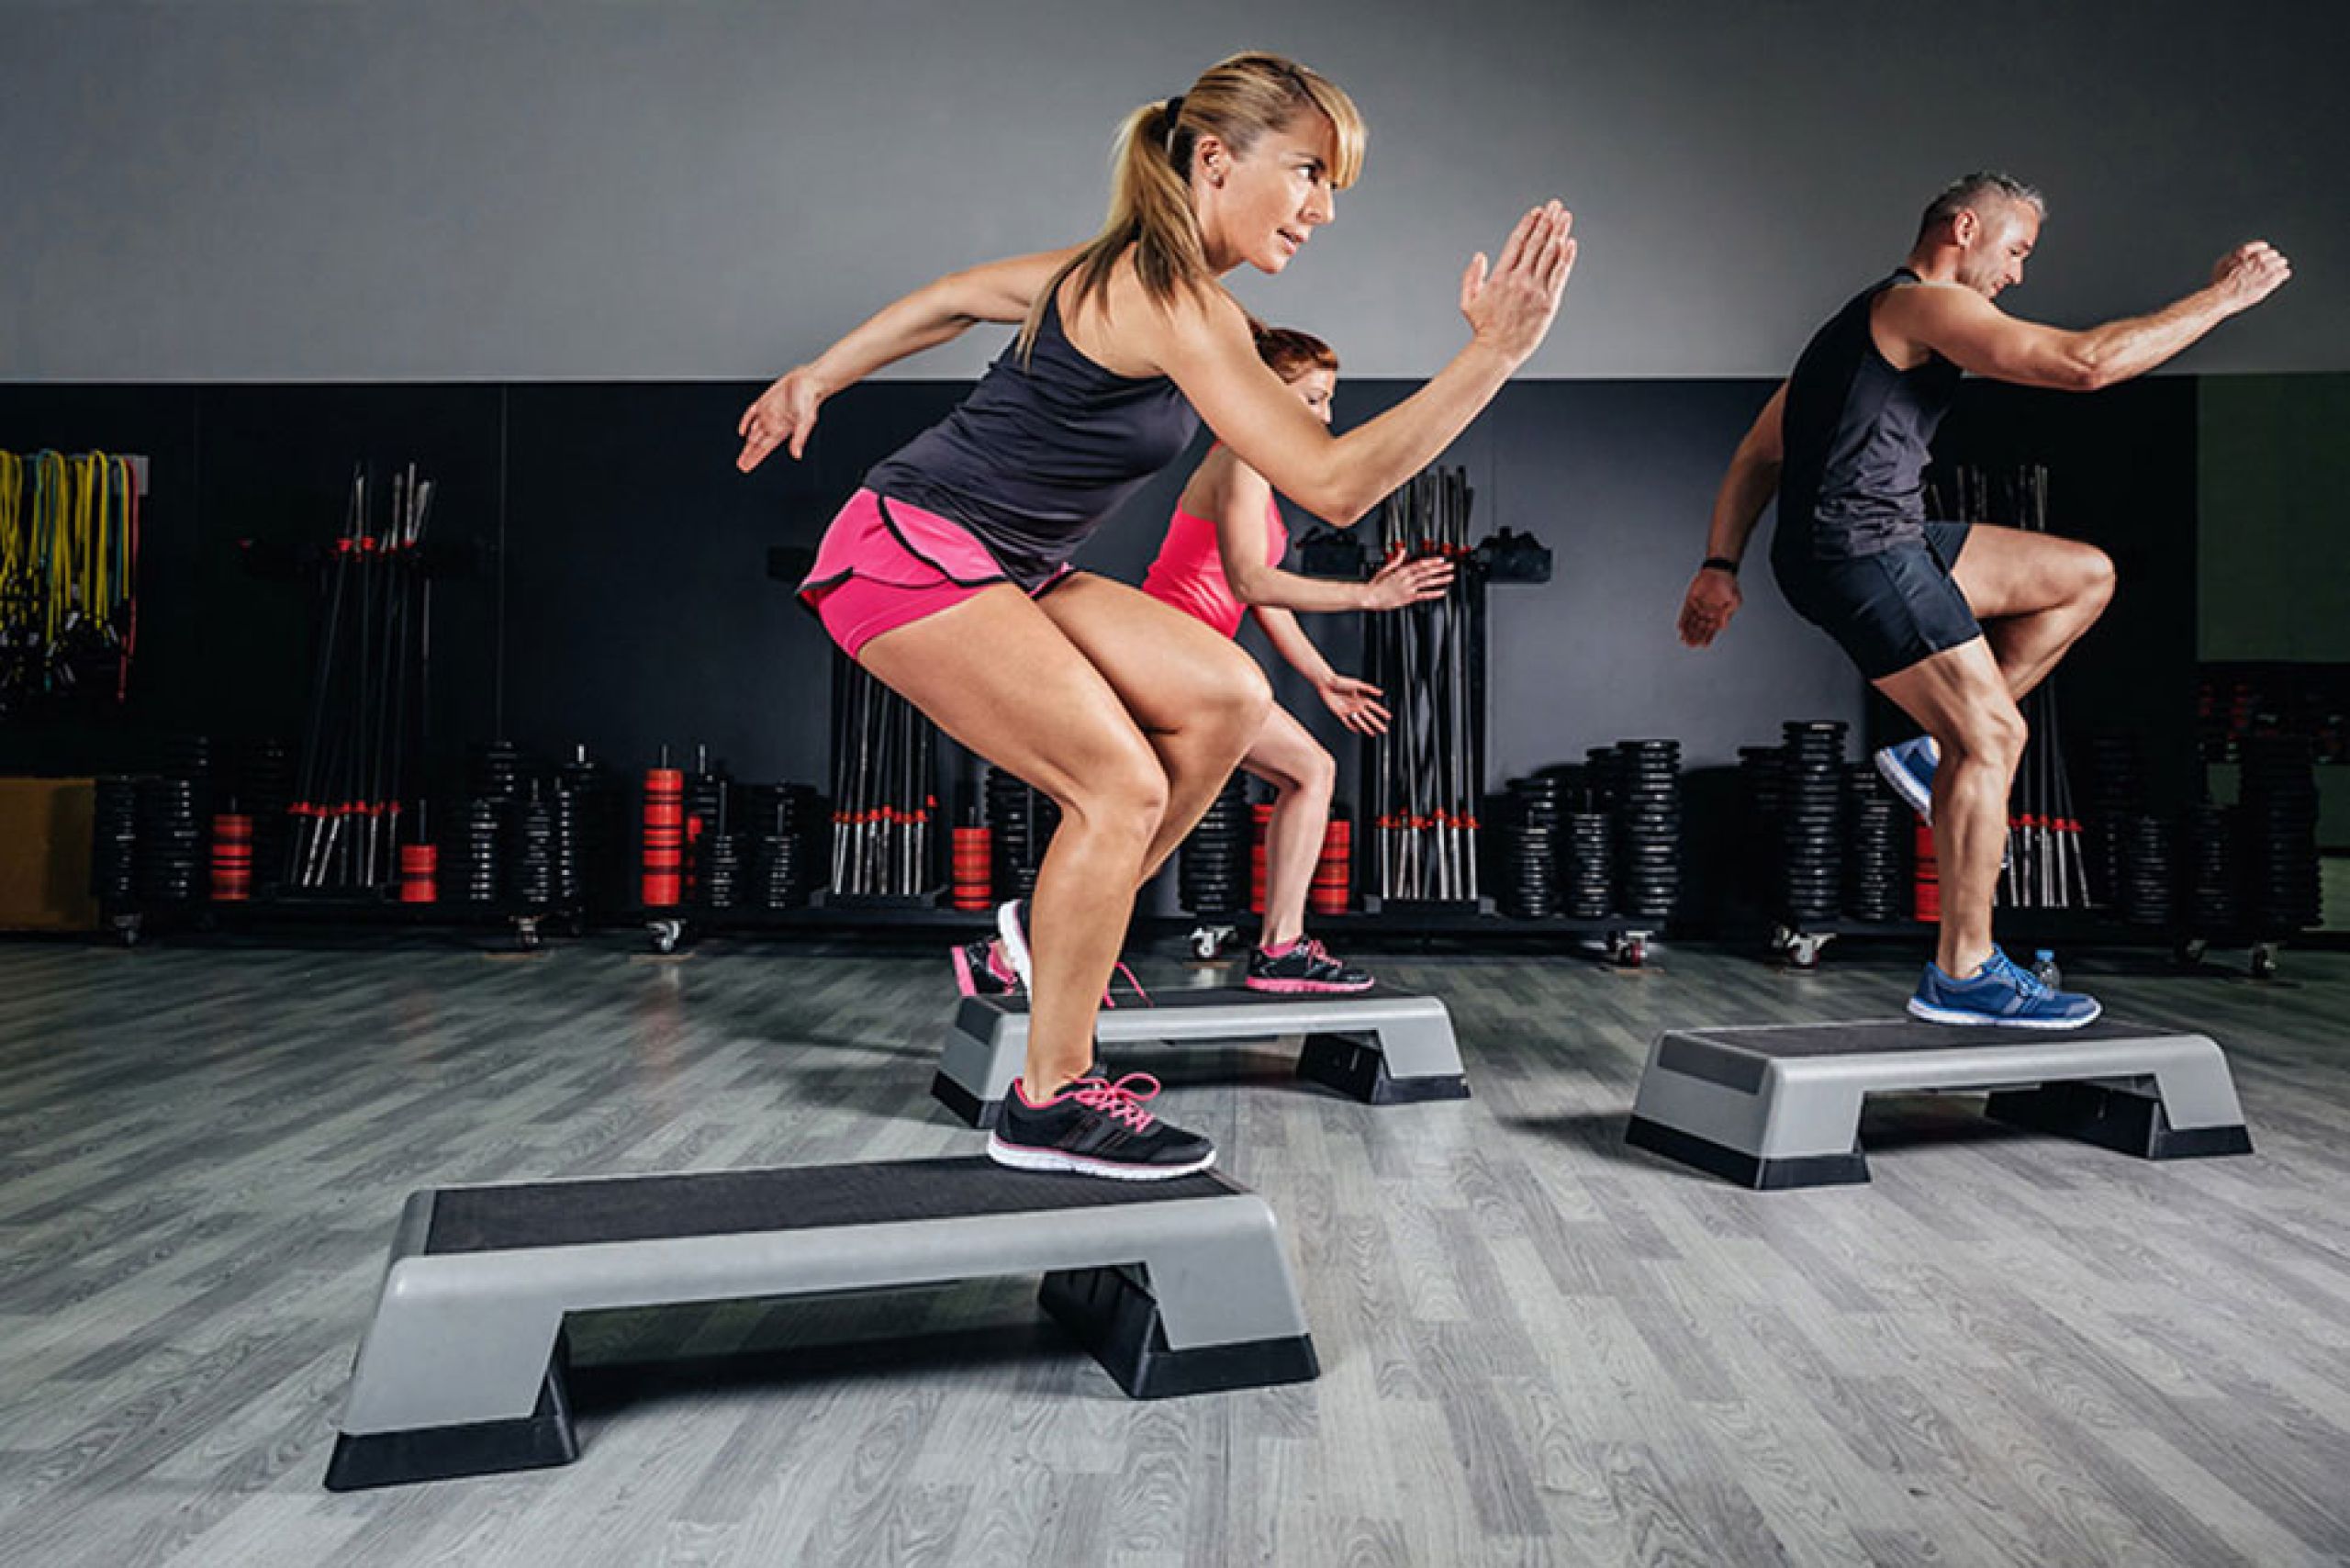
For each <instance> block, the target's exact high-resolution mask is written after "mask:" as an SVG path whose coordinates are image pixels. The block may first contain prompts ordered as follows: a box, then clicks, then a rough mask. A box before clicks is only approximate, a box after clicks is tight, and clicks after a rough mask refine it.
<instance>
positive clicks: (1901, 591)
mask: <svg viewBox="0 0 2350 1568" xmlns="http://www.w3.org/2000/svg"><path fill="white" fill-rule="evenodd" d="M1782 526H1784V525H1782ZM1973 526H1974V525H1973V524H1971V523H1964V522H1930V523H1928V524H1926V534H1925V538H1924V539H1922V540H1909V541H1908V542H1906V543H1900V544H1896V545H1893V546H1892V547H1891V548H1889V549H1885V550H1880V551H1877V552H1876V553H1875V554H1869V555H1853V556H1849V557H1845V558H1842V559H1837V560H1819V559H1816V558H1813V557H1810V556H1807V555H1805V554H1803V553H1802V547H1801V546H1800V545H1797V546H1796V548H1794V549H1789V550H1779V549H1775V548H1774V550H1773V551H1772V552H1771V570H1772V573H1773V575H1774V576H1775V577H1777V578H1778V579H1779V588H1780V591H1781V592H1783V593H1785V595H1786V596H1787V602H1788V603H1789V604H1791V605H1793V606H1794V607H1795V611H1796V614H1797V615H1800V616H1802V617H1803V618H1804V619H1805V620H1806V621H1808V622H1811V623H1812V624H1813V625H1815V626H1817V627H1818V628H1820V629H1821V630H1822V631H1824V632H1826V633H1828V634H1829V635H1830V636H1831V637H1833V638H1835V639H1836V641H1837V643H1838V644H1839V645H1841V647H1842V648H1843V650H1844V651H1845V652H1846V653H1847V654H1850V655H1852V662H1853V663H1854V664H1856V665H1858V666H1861V673H1862V674H1863V675H1864V676H1866V677H1868V678H1870V679H1871V680H1882V679H1883V678H1886V676H1888V675H1894V674H1897V673H1898V672H1899V671H1902V670H1905V669H1908V667H1909V666H1911V665H1914V664H1916V663H1917V662H1918V661H1919V660H1920V659H1922V658H1925V657H1927V656H1929V655H1933V654H1939V653H1941V652H1942V651H1943V650H1944V649H1945V648H1955V647H1957V646H1958V645H1959V644H1962V643H1966V642H1971V641H1973V640H1974V639H1975V638H1976V637H1979V636H1981V635H1982V634H1983V628H1982V627H1980V626H1978V625H1976V624H1975V612H1974V611H1973V610H1970V609H1968V608H1967V605H1966V596H1965V595H1964V594H1963V593H1961V592H1960V591H1959V589H1958V584H1957V583H1956V582H1955V581H1954V580H1953V578H1952V577H1951V571H1952V569H1953V567H1955V566H1957V565H1958V553H1959V552H1960V551H1961V550H1964V548H1966V535H1967V531H1968V530H1969V529H1970V528H1972V527H1973Z"/></svg>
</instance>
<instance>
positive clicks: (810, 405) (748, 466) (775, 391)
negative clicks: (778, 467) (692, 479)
mask: <svg viewBox="0 0 2350 1568" xmlns="http://www.w3.org/2000/svg"><path fill="white" fill-rule="evenodd" d="M824 392H825V389H824V387H823V386H822V383H820V382H819V381H818V380H817V379H816V375H815V373H814V372H813V371H811V370H810V369H809V368H808V367H807V366H806V365H804V364H803V365H801V366H800V368H799V369H797V370H793V371H789V372H788V373H786V374H785V375H784V376H783V378H782V379H781V380H779V381H778V382H777V383H776V384H775V385H774V386H770V387H768V388H767V390H766V391H765V392H762V393H760V394H759V398H758V401H756V402H755V403H753V404H752V405H751V406H750V407H749V408H747V409H744V410H743V418H742V420H741V421H740V422H739V423H737V424H736V425H735V427H734V433H735V434H737V435H739V436H741V437H742V438H743V451H742V454H741V455H740V456H738V457H736V458H735V459H734V466H735V467H737V468H739V469H741V470H742V471H743V472H744V473H745V474H748V473H749V472H750V471H751V470H752V469H754V468H756V467H757V466H758V465H760V464H761V463H763V462H765V461H766V460H767V455H768V454H770V453H772V452H774V451H775V449H776V448H777V447H778V446H782V445H784V444H785V443H786V442H789V444H790V449H791V455H792V456H793V458H795V459H797V458H798V457H799V456H800V454H801V453H803V452H805V451H806V450H807V448H808V433H809V431H812V430H814V429H815V428H816V409H817V407H818V405H820V404H822V402H823V400H824Z"/></svg>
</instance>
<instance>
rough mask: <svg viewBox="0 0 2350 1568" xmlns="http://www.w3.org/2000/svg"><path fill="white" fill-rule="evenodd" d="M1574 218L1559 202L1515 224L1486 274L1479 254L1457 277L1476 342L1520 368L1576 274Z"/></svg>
mask: <svg viewBox="0 0 2350 1568" xmlns="http://www.w3.org/2000/svg"><path fill="white" fill-rule="evenodd" d="M1574 221H1575V220H1574V215H1573V214H1572V213H1571V212H1569V211H1568V210H1567V209H1566V208H1565V207H1561V205H1560V204H1559V203H1557V202H1555V201H1554V202H1551V203H1550V204H1549V205H1547V206H1544V207H1536V208H1535V209H1534V210H1533V211H1531V212H1529V213H1527V215H1526V216H1525V217H1524V218H1519V219H1518V221H1517V227H1516V229H1515V230H1511V231H1510V237H1509V241H1508V243H1506V244H1505V245H1504V246H1503V247H1502V254H1501V260H1500V261H1499V262H1497V263H1494V265H1493V267H1492V269H1491V271H1490V272H1488V270H1487V268H1486V263H1485V253H1484V252H1483V251H1480V252H1477V254H1476V255H1475V256H1474V257H1473V258H1472V260H1471V261H1470V263H1469V270H1468V271H1467V272H1465V273H1463V274H1461V276H1460V314H1461V315H1463V316H1465V317H1467V318H1468V319H1469V325H1470V328H1471V329H1472V330H1473V331H1475V333H1476V334H1477V337H1478V338H1479V340H1480V341H1482V342H1485V343H1488V344H1490V345H1491V346H1492V347H1493V348H1494V349H1495V350H1497V351H1498V352H1499V353H1502V354H1504V355H1505V356H1506V357H1507V358H1508V359H1509V361H1510V363H1511V364H1523V363H1525V361H1526V360H1527V358H1528V357H1529V356H1531V355H1532V354H1533V353H1534V351H1535V350H1536V349H1538V348H1539V347H1541V346H1542V340H1543V338H1544V337H1545V336H1546V335H1547V334H1548V333H1549V332H1550V323H1551V321H1552V320H1553V319H1555V318H1556V317H1557V316H1558V314H1559V298H1560V297H1561V295H1562V294H1564V293H1565V292H1566V287H1567V279H1568V277H1569V276H1571V275H1572V274H1573V272H1574V270H1575V241H1574Z"/></svg>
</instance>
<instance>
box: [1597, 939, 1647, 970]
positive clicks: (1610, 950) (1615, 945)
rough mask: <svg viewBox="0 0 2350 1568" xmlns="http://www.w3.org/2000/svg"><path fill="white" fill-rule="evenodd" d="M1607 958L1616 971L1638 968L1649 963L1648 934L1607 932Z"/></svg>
mask: <svg viewBox="0 0 2350 1568" xmlns="http://www.w3.org/2000/svg"><path fill="white" fill-rule="evenodd" d="M1607 958H1608V961H1609V962H1610V963H1612V964H1614V965H1615V966H1616V967H1617V969H1639V968H1640V967H1641V966H1642V965H1643V964H1646V963H1647V962H1648V961H1649V934H1648V933H1647V932H1645V931H1611V932H1609V933H1608V934H1607Z"/></svg>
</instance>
